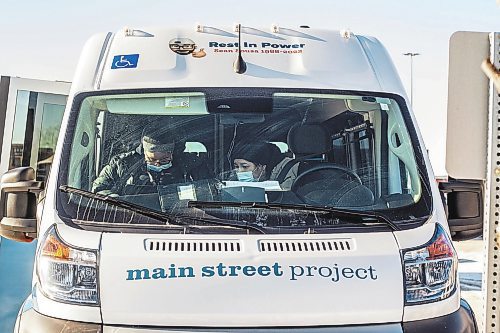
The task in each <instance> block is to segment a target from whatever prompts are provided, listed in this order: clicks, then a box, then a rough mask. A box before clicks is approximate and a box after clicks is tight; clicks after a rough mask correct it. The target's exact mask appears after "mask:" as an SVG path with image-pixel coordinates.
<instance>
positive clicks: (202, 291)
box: [0, 25, 483, 333]
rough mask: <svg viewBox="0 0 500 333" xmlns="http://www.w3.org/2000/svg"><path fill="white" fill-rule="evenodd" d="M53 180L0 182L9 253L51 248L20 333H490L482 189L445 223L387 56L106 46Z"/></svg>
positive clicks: (271, 44) (239, 47) (85, 68)
mask: <svg viewBox="0 0 500 333" xmlns="http://www.w3.org/2000/svg"><path fill="white" fill-rule="evenodd" d="M51 170H52V171H51V175H50V177H49V180H48V182H47V184H46V186H45V187H44V191H43V192H41V193H42V194H38V193H39V192H40V190H41V188H42V185H43V184H41V183H40V182H36V181H35V174H34V171H33V169H31V168H18V169H13V170H11V171H9V172H7V173H6V174H5V175H4V176H3V178H2V184H1V188H2V196H1V200H2V203H1V205H0V207H1V209H2V212H1V213H2V215H1V216H2V217H3V219H2V222H1V226H0V231H1V234H2V235H3V236H4V237H9V238H12V239H17V240H20V241H30V240H32V239H34V238H38V247H37V254H36V259H35V267H34V275H33V289H32V295H31V296H30V297H29V298H28V299H27V300H26V301H25V303H24V305H23V307H22V308H21V310H20V312H19V316H18V319H17V323H16V331H15V332H60V331H63V332H67V331H68V332H69V331H71V332H83V331H84V332H173V331H176V332H177V331H183V332H185V331H189V332H222V331H224V332H229V331H231V332H233V331H234V332H250V331H258V332H276V331H283V332H284V331H294V332H295V331H296V332H385V333H387V332H454V333H455V332H476V331H477V328H476V323H475V319H474V316H473V313H472V311H471V309H470V307H469V306H468V304H467V303H466V302H465V301H463V300H461V299H460V288H459V283H458V279H457V265H458V260H457V255H456V252H455V250H454V248H453V245H452V242H451V236H452V235H453V237H454V238H456V239H467V238H472V237H476V236H477V235H479V234H480V233H481V231H482V213H483V212H482V204H481V195H480V191H481V186H480V185H477V184H471V185H470V186H467V184H464V183H459V184H458V185H454V184H450V183H448V184H445V185H444V186H443V189H444V192H449V193H450V194H449V195H448V207H449V212H448V215H449V218H448V217H447V213H446V212H445V209H444V208H443V203H442V202H443V201H442V196H441V194H440V191H439V189H438V186H437V184H436V183H435V181H434V176H433V173H432V170H431V167H430V164H429V160H428V156H427V154H426V149H425V147H424V144H423V142H422V139H421V136H420V134H419V132H418V129H417V126H416V123H415V119H414V116H413V114H412V113H411V110H410V109H409V103H408V98H407V96H406V94H405V92H404V89H403V87H402V84H401V82H400V79H399V77H398V75H397V73H396V71H395V68H394V66H393V64H392V62H391V60H390V57H389V55H388V54H387V52H386V50H385V49H384V47H383V46H382V45H381V44H380V42H379V41H378V40H376V39H375V38H372V37H366V36H356V35H353V34H351V33H350V32H348V31H343V32H338V31H324V30H313V29H310V28H308V27H307V26H302V27H300V28H284V27H279V26H273V27H271V29H257V28H251V27H240V26H237V27H236V28H234V27H233V28H230V27H225V28H216V27H207V26H201V25H197V26H196V27H195V28H194V29H153V28H151V29H141V30H139V29H124V30H123V31H119V32H117V33H115V34H112V33H108V34H100V35H96V36H94V37H93V38H92V39H90V41H89V42H88V43H87V44H86V46H85V48H84V50H83V53H82V56H81V59H80V62H79V65H78V68H77V71H76V75H75V78H74V81H73V84H72V87H71V92H70V95H69V98H68V104H67V108H66V112H65V115H64V118H63V122H62V126H61V131H60V136H59V141H58V145H57V148H56V152H55V155H54V160H53V166H52V169H51ZM37 196H38V199H39V200H40V201H39V202H40V204H39V205H38V210H37V209H36V208H37V206H36V205H37V200H36V198H37ZM42 203H43V204H42ZM450 225H451V231H450Z"/></svg>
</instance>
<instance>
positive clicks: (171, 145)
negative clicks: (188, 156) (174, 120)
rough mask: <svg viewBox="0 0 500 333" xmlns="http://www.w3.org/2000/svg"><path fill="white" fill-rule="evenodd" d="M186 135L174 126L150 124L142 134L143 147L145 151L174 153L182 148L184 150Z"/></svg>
mask: <svg viewBox="0 0 500 333" xmlns="http://www.w3.org/2000/svg"><path fill="white" fill-rule="evenodd" d="M183 139H184V135H183V133H181V132H180V131H179V130H176V129H175V128H174V127H173V126H169V125H166V126H165V125H163V126H162V124H148V125H147V126H146V127H145V128H144V130H143V132H142V146H143V148H144V150H145V151H150V152H155V151H173V150H174V149H178V148H181V147H182V150H184V145H185V142H184V140H183Z"/></svg>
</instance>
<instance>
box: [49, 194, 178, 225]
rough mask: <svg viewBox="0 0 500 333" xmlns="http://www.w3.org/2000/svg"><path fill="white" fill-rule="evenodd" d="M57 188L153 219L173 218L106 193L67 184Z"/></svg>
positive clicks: (168, 221) (165, 220)
mask: <svg viewBox="0 0 500 333" xmlns="http://www.w3.org/2000/svg"><path fill="white" fill-rule="evenodd" d="M59 190H61V191H63V192H65V193H75V194H79V195H81V196H84V197H87V198H91V199H96V200H99V201H103V202H106V203H109V204H111V205H113V206H117V207H120V208H125V209H128V210H131V211H133V212H136V213H139V214H142V215H144V216H148V217H152V218H154V219H157V220H160V221H163V222H167V223H172V220H173V218H172V217H171V216H169V215H167V214H165V213H159V212H155V211H152V210H150V209H146V208H144V207H142V206H140V205H136V204H134V203H131V202H126V201H121V200H117V199H115V198H113V197H110V196H108V195H102V194H98V193H92V192H89V191H85V190H82V189H79V188H75V187H71V186H68V185H61V186H59Z"/></svg>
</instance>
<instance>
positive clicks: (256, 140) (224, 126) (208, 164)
mask: <svg viewBox="0 0 500 333" xmlns="http://www.w3.org/2000/svg"><path fill="white" fill-rule="evenodd" d="M397 99H398V97H397V96H387V95H380V96H379V95H366V94H363V95H358V94H356V93H350V94H345V93H342V94H341V93H338V92H332V91H323V90H321V91H317V90H297V89H289V90H286V89H250V88H245V89H241V88H225V89H222V88H212V89H192V90H189V89H182V90H177V91H164V92H157V91H155V92H144V93H137V92H134V93H127V94H125V93H121V94H106V93H100V94H99V95H95V94H94V95H91V94H82V95H80V96H79V97H77V99H76V103H75V105H76V107H74V109H73V110H72V114H71V116H70V120H69V121H70V126H68V128H69V129H70V130H69V132H68V133H67V135H66V139H65V140H66V141H65V145H64V146H65V149H64V152H63V154H64V156H63V160H66V161H68V163H67V164H65V163H62V166H61V169H60V173H59V177H60V178H59V185H65V186H69V187H72V188H76V189H80V190H84V191H87V192H91V193H97V194H100V195H104V196H110V197H113V198H114V199H116V200H120V201H123V202H127V203H132V204H134V205H136V206H140V207H143V208H146V209H148V210H151V211H155V212H160V213H165V214H168V215H169V216H172V215H182V216H190V214H199V212H200V211H203V212H204V213H208V214H210V215H211V216H218V217H220V215H217V214H221V213H224V214H226V215H224V216H225V218H229V217H228V214H230V215H231V216H230V219H232V220H245V222H249V223H256V224H259V225H263V226H266V225H268V224H269V225H272V226H285V225H286V226H287V227H294V226H297V227H304V226H306V225H308V224H309V223H312V224H316V225H317V224H318V222H317V221H311V222H310V221H304V220H300V219H297V218H293V217H290V214H289V212H290V210H286V209H283V210H276V207H280V205H281V206H282V207H284V208H286V207H296V208H297V207H298V208H300V207H304V208H307V207H316V208H317V207H321V208H337V209H343V210H348V211H361V212H374V211H377V212H381V213H383V214H385V216H388V217H389V218H390V219H391V220H392V221H395V222H400V223H402V224H403V222H404V221H406V222H407V221H411V220H412V219H415V218H418V217H425V216H427V215H429V213H430V206H431V204H430V200H431V199H430V195H429V193H428V188H429V187H428V186H427V185H426V183H427V182H428V180H427V178H426V176H424V175H425V174H426V173H425V172H423V168H424V167H423V165H424V164H423V162H422V157H421V156H417V155H416V152H419V151H420V149H419V148H418V143H417V140H416V135H415V134H414V133H413V132H414V131H413V129H412V128H413V127H412V125H411V123H410V121H409V120H406V121H405V115H404V113H403V112H402V111H401V107H400V104H398V102H397ZM399 100H400V102H401V101H402V99H399ZM406 117H407V118H408V119H409V116H408V115H406ZM408 124H410V125H408ZM407 125H408V126H407ZM408 128H411V130H410V131H409V130H408ZM416 147H417V148H416ZM58 195H59V196H61V200H64V205H63V206H64V208H62V209H61V208H60V209H59V210H60V211H61V210H63V211H64V212H63V213H64V214H63V215H65V216H67V217H70V218H71V219H76V220H87V221H100V222H112V221H111V220H109V219H107V218H106V212H105V211H104V208H103V207H101V206H104V205H101V206H99V205H98V204H95V207H93V208H92V209H93V210H95V212H92V213H89V210H90V208H88V207H87V208H88V209H87V208H86V209H82V207H80V206H81V205H82V200H87V202H91V201H92V200H90V199H89V198H86V199H82V198H81V197H78V195H71V196H69V195H68V194H66V196H65V197H64V198H63V196H64V194H62V193H59V194H58ZM214 203H217V204H214ZM241 203H245V204H241ZM252 203H254V204H255V206H256V207H257V206H258V207H260V208H255V207H252V205H251V204H252ZM219 204H220V205H219ZM266 204H268V205H269V206H272V207H273V209H272V213H270V212H269V211H270V210H271V208H269V209H266V208H262V207H265V205H266ZM87 205H89V203H87ZM286 212H288V213H286ZM286 214H288V215H286ZM108 215H109V214H108ZM270 215H272V216H273V218H268V216H270ZM280 215H281V216H280ZM285 215H286V216H287V217H286V218H283V216H285ZM127 221H128V223H134V222H133V221H134V219H133V218H132V217H131V218H130V219H129V220H127ZM337 222H338V221H337ZM141 223H143V222H141Z"/></svg>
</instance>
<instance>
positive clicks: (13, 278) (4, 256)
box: [0, 238, 36, 333]
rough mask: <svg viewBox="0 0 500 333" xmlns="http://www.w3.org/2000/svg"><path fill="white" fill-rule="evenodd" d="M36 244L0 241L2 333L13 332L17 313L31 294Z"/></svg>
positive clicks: (0, 311)
mask: <svg viewBox="0 0 500 333" xmlns="http://www.w3.org/2000/svg"><path fill="white" fill-rule="evenodd" d="M35 247H36V243H35V242H33V243H18V242H14V241H10V240H8V239H5V238H2V239H1V240H0V304H1V305H2V306H0V332H2V333H4V332H6V333H8V332H12V331H13V328H14V323H15V321H16V317H17V312H18V311H19V308H20V307H21V304H22V303H23V301H24V299H25V298H26V297H27V296H28V295H29V294H30V290H31V278H32V272H33V259H34V256H35Z"/></svg>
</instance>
